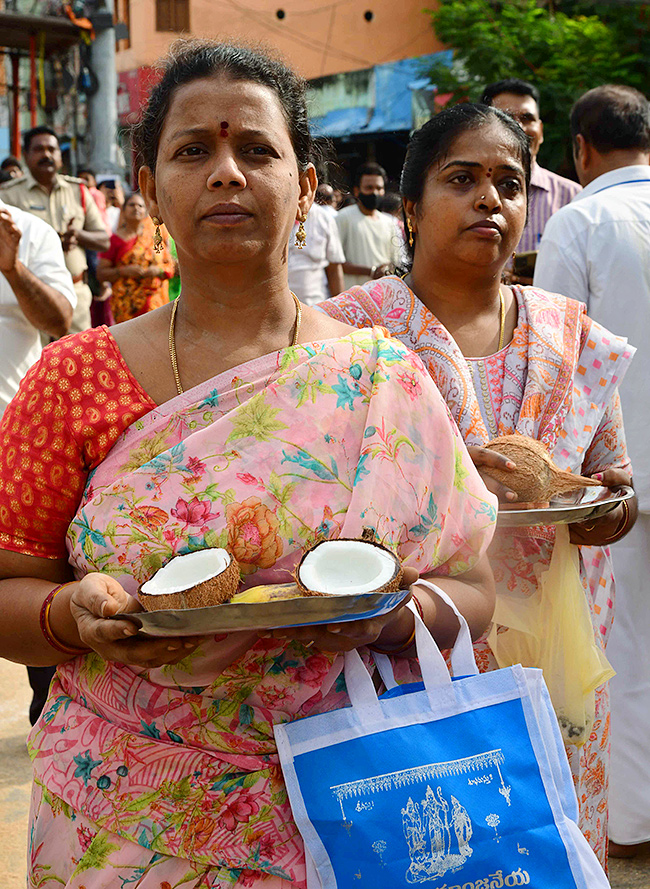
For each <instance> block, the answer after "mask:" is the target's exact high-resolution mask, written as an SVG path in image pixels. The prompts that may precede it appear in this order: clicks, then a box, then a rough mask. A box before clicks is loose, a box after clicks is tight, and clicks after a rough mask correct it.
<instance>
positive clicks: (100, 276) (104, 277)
mask: <svg viewBox="0 0 650 889" xmlns="http://www.w3.org/2000/svg"><path fill="white" fill-rule="evenodd" d="M120 277H121V275H120V269H118V268H115V266H99V267H98V269H97V280H98V281H101V282H102V283H105V282H106V283H108V284H113V283H114V282H115V281H117V279H118V278H120Z"/></svg>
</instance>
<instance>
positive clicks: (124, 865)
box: [0, 42, 496, 889]
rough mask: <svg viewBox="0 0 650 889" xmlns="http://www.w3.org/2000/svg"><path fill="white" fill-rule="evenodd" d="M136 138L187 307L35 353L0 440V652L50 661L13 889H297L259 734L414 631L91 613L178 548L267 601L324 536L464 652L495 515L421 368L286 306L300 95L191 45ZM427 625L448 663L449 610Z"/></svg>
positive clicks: (313, 705)
mask: <svg viewBox="0 0 650 889" xmlns="http://www.w3.org/2000/svg"><path fill="white" fill-rule="evenodd" d="M296 107H297V108H298V111H296ZM215 109H216V110H215ZM139 142H140V146H141V148H142V149H143V152H144V161H145V166H144V167H143V168H142V170H141V173H140V184H141V189H142V193H143V194H144V195H145V197H146V200H147V203H148V207H149V209H150V211H151V212H152V214H153V215H154V216H156V217H158V218H160V219H162V220H163V221H164V222H165V224H166V225H167V226H168V228H169V229H170V231H171V233H172V235H173V237H174V239H175V241H176V243H177V247H178V254H179V261H180V264H181V267H182V269H183V282H184V283H183V298H182V301H181V302H180V304H178V303H175V304H174V306H175V307H177V309H176V308H174V307H172V306H168V307H164V308H161V309H159V310H157V311H155V312H151V313H148V314H146V315H144V316H142V317H141V318H138V319H135V320H133V321H130V322H127V323H126V324H124V325H117V326H116V327H114V328H112V329H111V331H110V332H109V331H108V330H107V329H106V328H99V329H97V330H93V331H88V332H86V333H83V334H80V335H78V336H75V337H69V338H67V339H64V340H63V341H61V342H59V343H57V344H54V345H53V346H52V347H51V348H49V349H48V350H46V351H45V352H44V354H43V357H42V359H41V360H40V361H39V363H38V364H37V365H35V367H34V368H33V369H32V370H31V371H30V373H29V374H28V376H27V377H26V379H25V380H24V382H23V385H22V387H21V390H20V392H19V394H18V396H17V397H16V399H15V400H14V402H13V403H12V405H11V406H10V407H9V409H8V410H7V412H6V413H5V416H4V419H3V426H2V435H3V448H2V449H1V450H0V490H2V493H3V499H2V502H1V503H0V535H1V536H0V544H1V545H2V550H1V551H0V572H1V575H2V577H3V578H4V579H3V580H1V581H0V595H1V596H2V597H3V605H4V609H3V611H4V615H5V620H4V621H3V628H2V636H1V638H0V645H1V653H2V654H3V655H4V656H5V657H8V658H11V659H13V660H16V661H18V662H23V663H35V664H37V665H38V664H44V665H46V664H53V663H58V664H59V668H58V671H57V675H56V676H55V679H54V682H53V685H52V688H51V691H50V696H49V699H48V702H47V704H46V707H45V710H44V712H43V715H42V717H41V719H40V720H39V721H38V722H37V724H36V725H35V727H34V729H33V732H32V734H31V736H30V740H29V745H30V753H31V756H32V759H33V763H34V771H35V782H34V793H33V801H32V819H31V828H30V860H29V873H28V885H29V886H30V887H39V889H53V887H61V886H64V887H67V889H109V887H110V889H115V887H118V889H126V887H129V889H130V887H138V889H176V887H180V886H183V887H187V889H199V887H205V889H225V887H231V886H242V887H243V886H251V887H257V886H264V887H268V889H280V887H289V886H295V887H297V889H304V887H305V862H304V853H303V847H302V842H301V839H300V837H299V835H298V834H297V831H296V827H295V825H294V822H293V819H292V816H291V811H290V808H289V805H288V802H287V796H286V791H285V787H284V783H283V779H282V774H281V771H280V768H279V765H278V760H277V755H276V749H275V742H274V737H273V725H274V724H275V723H277V722H281V721H287V720H291V719H296V718H299V717H301V716H303V715H306V714H308V713H315V712H319V711H323V710H327V709H331V708H333V707H338V706H342V705H345V704H346V703H347V695H346V690H345V683H344V680H343V676H342V666H343V658H342V652H344V651H346V650H349V649H351V648H362V651H363V652H365V656H366V658H367V660H368V661H369V656H368V655H367V649H365V646H366V645H369V644H377V645H378V647H379V648H380V649H381V650H383V651H386V652H387V653H388V654H392V656H393V658H394V660H395V664H396V669H397V673H398V675H399V676H400V677H401V679H402V681H408V680H409V679H410V678H411V677H415V676H417V675H418V673H417V669H418V668H417V663H416V662H415V661H413V660H412V659H410V658H409V654H411V653H412V652H411V649H410V642H411V640H412V632H413V626H414V624H413V616H412V614H411V612H410V611H409V609H407V608H404V607H399V608H398V609H395V610H394V611H393V612H391V613H390V614H387V615H384V616H381V617H375V618H372V619H368V620H357V621H352V622H346V623H344V622H341V623H338V624H331V625H328V626H325V627H318V626H311V627H302V628H296V627H294V628H285V629H282V630H274V631H273V632H267V633H263V632H262V633H232V634H230V635H226V636H208V637H204V638H197V637H190V638H177V637H175V638H173V639H156V638H150V639H147V638H142V637H139V636H137V635H134V634H135V629H134V627H133V624H132V623H131V622H129V621H126V620H120V619H117V620H111V619H109V618H110V617H111V616H112V615H115V614H116V613H118V612H120V611H123V610H132V611H135V610H139V605H138V603H137V600H136V598H134V597H135V596H136V594H137V590H138V586H139V584H140V583H141V582H142V581H143V580H145V579H148V578H149V577H151V575H152V574H153V573H154V572H155V571H156V570H157V569H158V568H159V567H160V566H161V565H163V564H164V563H165V562H167V561H168V560H169V559H170V558H171V557H173V556H174V555H176V554H178V553H184V552H190V551H192V550H195V549H202V548H206V547H214V546H227V547H228V548H229V549H230V551H231V552H232V553H233V555H234V556H235V557H236V559H237V561H238V563H239V566H240V569H241V572H242V577H243V579H244V581H245V583H246V584H248V585H257V584H260V583H274V582H277V581H286V580H288V579H289V578H290V576H291V572H292V571H293V570H294V569H295V567H296V564H297V562H298V560H299V558H300V556H301V554H302V552H303V551H304V548H305V547H306V546H307V545H308V544H309V543H310V542H312V541H313V540H315V538H316V537H317V536H319V535H326V536H331V537H339V536H358V535H359V534H360V533H361V532H362V530H363V528H365V527H372V528H374V529H375V531H376V533H377V534H378V536H379V538H380V539H382V540H383V541H384V543H385V544H386V545H387V546H389V547H390V548H391V549H393V551H395V552H396V553H397V554H399V556H400V558H401V559H402V560H403V561H404V563H405V566H406V569H407V570H408V571H409V572H410V576H411V577H412V578H413V579H414V578H415V577H416V576H417V575H418V574H423V575H429V576H435V577H436V582H437V583H438V584H439V585H440V586H444V588H445V590H446V591H448V592H449V594H450V595H452V596H453V597H454V599H455V600H456V602H457V603H458V605H459V607H460V608H461V610H462V611H463V612H464V613H465V615H466V616H467V618H468V621H469V623H470V626H471V627H472V630H473V632H474V634H475V635H477V634H479V633H480V632H482V630H483V629H484V628H485V627H486V625H487V623H488V621H489V619H490V615H491V611H492V604H493V594H492V586H491V578H490V575H489V571H486V568H485V558H484V553H485V551H486V549H487V546H488V544H489V542H490V539H491V536H492V532H493V528H494V521H495V503H496V501H495V498H494V497H493V496H492V495H491V494H489V492H488V491H487V489H486V488H485V486H484V484H483V483H482V481H481V479H480V477H479V475H478V473H477V472H476V470H475V468H474V466H473V464H472V462H471V460H470V458H469V455H468V453H467V451H466V448H465V446H464V444H463V442H462V439H461V438H460V436H459V434H458V431H457V429H456V427H455V425H454V423H453V421H452V420H451V418H450V417H449V413H448V411H447V408H446V406H445V404H444V402H443V400H442V398H441V396H440V394H439V393H438V391H437V389H436V387H435V385H434V384H433V382H432V381H431V379H430V377H429V375H428V373H427V372H426V371H425V369H424V368H423V366H422V364H421V363H420V361H419V360H418V359H417V358H416V357H415V356H413V355H411V354H410V353H409V352H408V350H407V349H405V348H404V347H403V346H402V345H401V344H400V343H398V342H397V341H395V340H391V339H389V338H388V337H386V335H385V332H384V331H383V330H382V329H368V330H361V331H355V330H353V329H351V328H349V327H347V326H344V325H342V324H340V323H339V322H336V321H333V320H332V319H329V318H326V317H324V316H322V315H321V314H319V313H317V312H314V311H312V310H309V309H304V310H301V309H300V306H299V304H298V303H297V301H294V299H293V298H292V296H291V294H290V292H289V290H288V285H287V274H286V243H287V239H288V236H289V232H290V231H291V228H292V226H293V222H294V219H295V216H296V215H299V216H302V215H304V214H305V213H306V212H307V211H308V209H309V206H310V203H311V200H312V199H313V193H314V191H315V186H316V180H315V175H314V171H313V167H312V166H311V165H310V163H309V156H310V155H309V133H308V127H307V121H306V115H305V114H304V85H303V84H301V82H300V81H298V79H297V78H296V77H295V75H293V74H292V73H291V72H289V71H288V70H287V69H285V68H284V67H283V66H281V65H280V64H279V63H277V62H273V61H271V60H268V59H265V58H264V57H262V56H260V55H259V54H256V53H254V52H252V51H249V50H243V49H241V48H240V47H231V46H226V45H220V44H213V43H209V42H204V43H198V44H196V43H192V44H189V45H188V46H187V47H185V48H184V49H181V50H180V51H178V52H177V54H176V56H175V58H174V59H173V60H172V61H171V62H170V64H169V66H168V70H167V73H166V74H165V76H164V77H163V79H162V81H161V83H160V84H159V85H158V86H157V87H156V89H155V90H154V93H153V95H152V99H151V100H150V104H149V107H148V110H147V111H146V112H145V119H144V123H143V125H142V130H141V133H140V137H139ZM303 312H304V314H303ZM289 344H291V345H289ZM71 569H72V570H71ZM53 584H56V585H55V586H53ZM420 605H421V607H422V610H423V613H424V618H425V620H426V622H427V623H428V625H429V626H430V628H431V630H432V632H433V633H434V635H435V636H436V638H437V640H438V642H439V643H440V644H442V645H444V644H449V642H450V641H451V640H452V639H453V637H454V635H455V629H456V626H457V624H456V621H455V619H454V618H453V615H451V613H450V611H449V610H448V609H447V608H446V607H445V606H443V605H442V604H441V602H440V600H439V599H438V598H437V597H436V596H435V595H431V597H430V598H424V597H422V598H421V601H420ZM223 607H228V606H223ZM400 655H401V656H400Z"/></svg>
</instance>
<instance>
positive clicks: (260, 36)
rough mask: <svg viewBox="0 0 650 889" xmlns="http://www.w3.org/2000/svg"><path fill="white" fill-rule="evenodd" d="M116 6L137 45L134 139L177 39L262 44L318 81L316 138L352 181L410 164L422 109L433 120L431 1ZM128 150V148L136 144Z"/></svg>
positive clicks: (127, 1)
mask: <svg viewBox="0 0 650 889" xmlns="http://www.w3.org/2000/svg"><path fill="white" fill-rule="evenodd" d="M115 3H116V6H115V12H116V19H117V20H118V21H119V22H122V23H124V24H125V25H126V26H127V27H128V31H129V38H128V39H123V40H119V41H118V43H117V49H118V52H117V56H116V59H117V70H118V99H117V102H118V116H119V120H120V123H121V124H122V126H123V127H124V128H125V132H126V130H127V129H128V126H129V125H131V124H133V123H134V122H135V121H136V120H137V119H138V116H139V112H140V108H141V106H142V103H143V102H144V100H145V99H146V96H147V93H148V91H149V89H150V88H151V85H152V83H153V82H155V79H156V77H157V74H156V71H155V63H156V60H157V59H159V58H160V57H161V56H163V55H164V54H165V53H166V52H167V50H168V48H169V46H170V45H171V44H172V43H173V41H174V40H175V39H176V38H177V37H179V36H183V35H192V36H196V37H214V38H232V39H240V40H244V41H245V42H252V43H259V42H261V43H263V44H266V45H270V46H271V47H273V48H275V49H276V50H278V51H279V52H280V53H281V54H282V56H283V57H284V58H285V59H286V60H287V61H288V62H289V64H291V65H292V67H294V68H295V69H296V70H297V71H298V72H299V73H300V74H302V76H303V77H306V78H308V79H309V80H310V81H311V82H312V90H311V92H312V97H311V98H312V103H311V104H312V114H313V116H314V119H315V130H316V132H317V133H318V134H320V135H323V136H327V137H328V138H333V139H334V140H335V144H336V148H337V151H338V153H339V156H340V157H342V158H343V160H344V164H343V165H344V167H345V168H346V171H347V172H348V173H349V171H350V170H351V169H352V168H353V167H354V166H355V164H356V163H358V162H361V161H363V160H366V159H374V158H376V159H377V160H379V161H380V162H382V161H386V159H388V161H390V162H391V163H390V165H391V166H395V165H396V164H397V163H398V159H399V164H400V166H401V158H402V157H403V152H404V147H405V145H406V141H407V139H408V133H409V131H410V130H412V129H413V127H414V126H417V125H418V123H421V122H422V121H421V120H418V110H417V109H418V102H419V107H420V111H421V109H422V107H424V109H425V114H426V108H427V99H426V95H427V91H426V89H424V90H423V88H422V84H423V82H424V83H426V78H425V77H424V75H425V73H426V65H427V62H428V61H429V60H430V58H431V55H432V54H434V53H437V52H440V51H442V50H443V47H442V45H441V44H440V42H439V41H438V39H437V38H436V35H435V33H434V30H433V27H432V25H431V19H430V17H429V16H428V15H427V14H426V13H425V12H424V11H423V6H424V4H423V3H422V0H402V3H401V4H400V8H399V15H396V9H395V3H394V0H329V2H328V0H325V2H323V0H115ZM423 78H424V81H423ZM418 96H419V99H418ZM423 96H424V97H425V98H424V105H423V101H422V97H423ZM420 116H421V115H420ZM425 119H426V117H425ZM124 144H125V148H127V147H128V139H125V140H124ZM393 159H394V161H395V162H394V163H392V162H393Z"/></svg>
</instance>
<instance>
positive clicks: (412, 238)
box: [406, 216, 415, 247]
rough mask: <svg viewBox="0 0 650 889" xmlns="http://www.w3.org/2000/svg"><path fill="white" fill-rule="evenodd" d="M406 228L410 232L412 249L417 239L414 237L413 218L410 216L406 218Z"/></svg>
mask: <svg viewBox="0 0 650 889" xmlns="http://www.w3.org/2000/svg"><path fill="white" fill-rule="evenodd" d="M406 227H407V228H408V230H409V247H412V246H413V242H414V240H415V238H414V237H413V223H412V222H411V218H410V217H409V216H407V217H406Z"/></svg>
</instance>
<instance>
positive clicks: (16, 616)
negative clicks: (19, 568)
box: [0, 577, 83, 667]
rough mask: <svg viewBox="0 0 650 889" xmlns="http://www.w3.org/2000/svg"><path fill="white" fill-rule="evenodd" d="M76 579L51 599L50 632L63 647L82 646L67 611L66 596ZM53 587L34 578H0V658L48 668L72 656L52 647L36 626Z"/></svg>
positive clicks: (49, 583)
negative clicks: (0, 618) (0, 616)
mask: <svg viewBox="0 0 650 889" xmlns="http://www.w3.org/2000/svg"><path fill="white" fill-rule="evenodd" d="M76 585H77V582H76V581H75V582H74V583H71V584H69V585H68V586H66V587H64V588H63V589H62V590H61V591H60V592H59V593H57V595H56V596H55V597H54V599H53V601H52V605H51V607H50V614H49V622H50V628H51V631H52V632H53V633H54V635H55V637H56V638H57V639H58V640H59V641H61V642H62V643H63V644H64V645H65V646H68V647H71V648H82V647H83V643H82V642H81V639H80V638H79V634H78V633H77V625H76V623H75V621H74V619H73V617H72V614H71V613H70V595H71V593H72V591H73V589H74V588H75V586H76ZM55 586H57V584H55V583H54V582H53V581H51V580H43V579H41V578H36V577H12V578H8V579H6V580H0V607H1V608H2V622H1V625H0V657H4V658H6V659H7V660H9V661H15V662H16V663H18V664H27V665H29V666H31V667H49V666H53V665H54V664H60V663H63V662H64V661H67V660H70V658H71V657H72V655H70V654H64V653H63V652H61V651H57V650H56V649H55V648H53V647H52V646H51V645H50V644H49V643H48V642H47V641H46V639H45V636H44V635H43V632H42V630H41V625H40V615H41V609H42V607H43V602H44V601H45V599H46V597H47V595H48V594H49V593H50V592H51V590H52V589H54V587H55Z"/></svg>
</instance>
